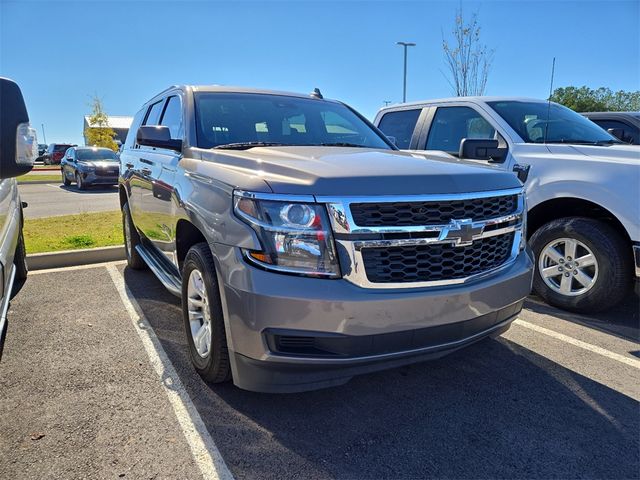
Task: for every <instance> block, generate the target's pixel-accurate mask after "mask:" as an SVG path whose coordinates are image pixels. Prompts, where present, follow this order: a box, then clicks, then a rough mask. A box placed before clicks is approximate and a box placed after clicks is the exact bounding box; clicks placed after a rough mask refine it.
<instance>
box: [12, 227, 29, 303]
mask: <svg viewBox="0 0 640 480" xmlns="http://www.w3.org/2000/svg"><path fill="white" fill-rule="evenodd" d="M13 267H14V268H15V269H16V276H15V279H14V281H13V289H12V290H11V298H13V297H15V296H16V295H17V294H18V292H19V291H20V289H21V288H22V286H23V285H24V282H26V281H27V275H28V274H29V267H28V266H27V249H26V247H25V245H24V234H23V232H22V228H21V229H20V235H19V236H18V245H17V246H16V252H15V255H14V257H13Z"/></svg>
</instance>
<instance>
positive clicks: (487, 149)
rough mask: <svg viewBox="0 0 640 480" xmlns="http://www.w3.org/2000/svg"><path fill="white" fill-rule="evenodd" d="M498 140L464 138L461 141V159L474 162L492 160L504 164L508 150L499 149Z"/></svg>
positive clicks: (459, 154)
mask: <svg viewBox="0 0 640 480" xmlns="http://www.w3.org/2000/svg"><path fill="white" fill-rule="evenodd" d="M498 145H499V143H498V140H494V139H485V138H463V139H462V140H460V151H459V153H458V156H459V157H460V158H468V159H472V160H491V161H494V162H502V161H503V160H504V158H505V156H506V150H507V149H506V148H498Z"/></svg>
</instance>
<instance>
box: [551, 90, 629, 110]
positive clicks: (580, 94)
mask: <svg viewBox="0 0 640 480" xmlns="http://www.w3.org/2000/svg"><path fill="white" fill-rule="evenodd" d="M551 101H553V102H557V103H560V104H561V105H564V106H566V107H569V108H570V109H572V110H575V111H576V112H625V111H635V110H640V90H638V91H635V92H627V91H625V90H619V91H617V92H613V91H612V90H611V89H610V88H606V87H600V88H598V89H592V88H589V87H586V86H582V87H562V88H556V89H555V90H554V91H553V94H552V95H551Z"/></svg>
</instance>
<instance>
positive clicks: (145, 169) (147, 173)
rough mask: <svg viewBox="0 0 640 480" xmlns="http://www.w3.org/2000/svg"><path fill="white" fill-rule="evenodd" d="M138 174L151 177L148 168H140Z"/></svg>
mask: <svg viewBox="0 0 640 480" xmlns="http://www.w3.org/2000/svg"><path fill="white" fill-rule="evenodd" d="M140 173H142V174H143V175H151V169H150V168H141V169H140Z"/></svg>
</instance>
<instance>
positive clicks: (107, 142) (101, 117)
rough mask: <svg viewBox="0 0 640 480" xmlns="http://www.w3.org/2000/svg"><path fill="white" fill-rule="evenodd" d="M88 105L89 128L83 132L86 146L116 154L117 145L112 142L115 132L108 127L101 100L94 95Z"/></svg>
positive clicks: (107, 118)
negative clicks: (89, 106) (89, 107)
mask: <svg viewBox="0 0 640 480" xmlns="http://www.w3.org/2000/svg"><path fill="white" fill-rule="evenodd" d="M90 105H91V115H89V126H88V127H87V128H85V130H84V137H85V139H86V142H87V145H91V146H95V147H105V148H110V149H111V150H113V151H114V152H117V151H118V144H117V143H116V141H115V140H114V138H115V136H116V132H114V131H113V128H111V127H110V126H109V117H108V115H107V114H106V113H105V112H104V108H103V107H102V100H100V98H98V96H97V95H94V96H93V98H92V99H91V104H90Z"/></svg>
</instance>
